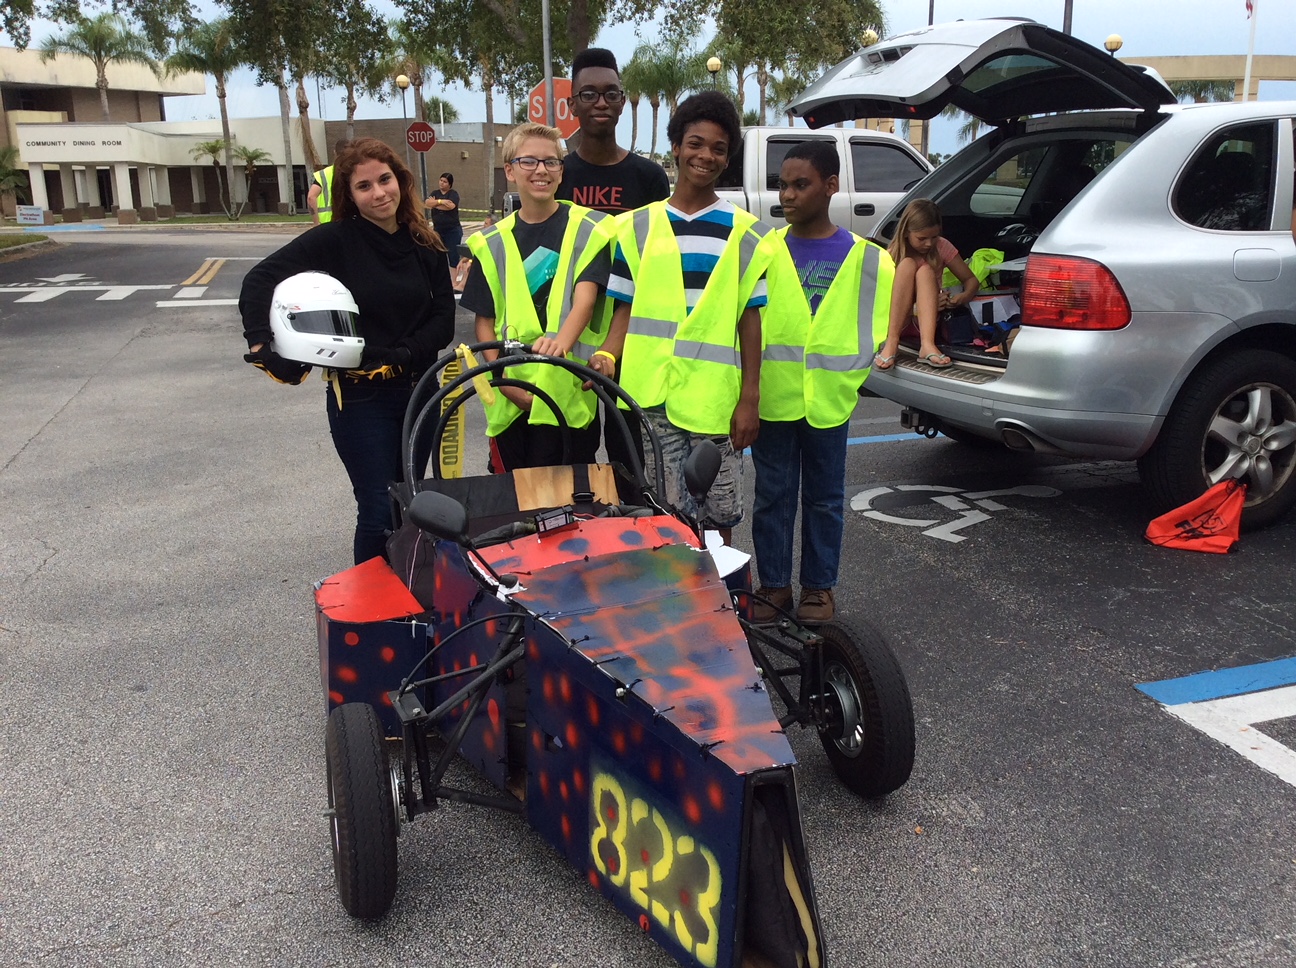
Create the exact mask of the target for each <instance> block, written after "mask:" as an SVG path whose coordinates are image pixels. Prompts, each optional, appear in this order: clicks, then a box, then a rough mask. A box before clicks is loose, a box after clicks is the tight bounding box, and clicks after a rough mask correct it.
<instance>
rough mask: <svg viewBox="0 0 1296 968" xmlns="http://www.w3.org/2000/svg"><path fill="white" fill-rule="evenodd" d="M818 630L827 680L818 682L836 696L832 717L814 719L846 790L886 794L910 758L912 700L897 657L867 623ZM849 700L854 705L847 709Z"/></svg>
mask: <svg viewBox="0 0 1296 968" xmlns="http://www.w3.org/2000/svg"><path fill="white" fill-rule="evenodd" d="M818 632H819V634H820V635H822V636H823V638H824V643H823V666H824V679H825V680H826V681H825V682H824V683H821V684H820V686H821V688H822V689H827V690H829V691H830V694H831V695H833V697H834V698H833V700H832V702H830V708H831V710H832V712H831V713H830V715H829V720H830V721H829V722H826V723H820V724H817V725H818V726H819V740H820V742H821V743H823V748H824V752H825V753H827V754H828V761H829V762H830V763H832V767H833V770H834V771H835V772H836V773H837V777H838V778H839V779H840V780H841V781H842V783H843V784H845V786H846V788H847V789H849V790H851V791H853V792H855V793H857V794H859V795H860V796H862V797H868V798H870V799H872V798H874V797H882V796H886V795H887V794H888V793H892V792H893V791H895V790H898V789H900V787H902V786H904V784H905V782H906V781H907V780H908V779H909V774H910V773H911V772H913V763H914V716H913V700H912V699H911V698H910V696H909V684H908V683H907V682H906V681H905V677H904V671H903V670H902V669H901V668H900V661H899V660H898V659H897V658H896V656H895V653H894V652H892V651H891V647H890V646H889V645H887V642H886V640H885V639H884V638H883V637H882V634H881V633H880V632H878V631H877V630H876V629H874V628H873V627H872V626H870V625H867V624H864V623H846V622H830V623H828V624H827V625H823V626H821V627H820V628H819V629H818ZM843 695H844V696H845V697H846V700H845V701H844V702H843V701H841V700H840V698H839V697H841V696H843ZM851 703H853V704H854V705H855V709H854V710H851V709H849V708H845V707H847V706H848V705H849V704H851Z"/></svg>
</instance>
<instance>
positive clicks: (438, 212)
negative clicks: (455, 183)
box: [428, 188, 461, 235]
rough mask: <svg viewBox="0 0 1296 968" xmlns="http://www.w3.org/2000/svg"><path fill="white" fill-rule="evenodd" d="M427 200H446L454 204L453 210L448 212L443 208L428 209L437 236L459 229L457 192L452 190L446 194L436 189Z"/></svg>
mask: <svg viewBox="0 0 1296 968" xmlns="http://www.w3.org/2000/svg"><path fill="white" fill-rule="evenodd" d="M428 198H448V199H450V201H452V202H454V208H453V209H451V210H450V211H448V212H447V211H446V210H445V209H443V208H432V209H428V214H429V216H430V217H431V219H432V227H433V228H434V229H436V231H437V235H440V234H441V233H442V232H447V231H453V230H456V229H459V228H460V227H461V226H460V225H459V193H458V192H457V191H455V190H454V189H453V188H452V189H450V191H448V192H443V191H441V190H440V189H437V190H436V191H434V192H433V193H432V194H431V195H429V196H428Z"/></svg>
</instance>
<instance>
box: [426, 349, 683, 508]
mask: <svg viewBox="0 0 1296 968" xmlns="http://www.w3.org/2000/svg"><path fill="white" fill-rule="evenodd" d="M468 349H469V350H470V351H471V352H472V354H473V355H474V356H480V354H481V353H482V352H483V351H486V350H494V351H496V352H497V353H498V354H499V355H498V356H496V358H495V359H494V360H488V361H483V362H481V363H479V365H477V366H475V367H471V368H469V369H467V370H465V371H464V372H463V373H461V374H459V376H457V377H455V378H454V379H453V380H451V381H450V382H448V383H446V384H445V385H444V386H439V384H440V381H441V376H440V375H441V372H442V371H443V370H444V369H445V368H446V367H447V366H448V365H449V364H450V362H451V361H452V360H455V359H456V358H457V356H456V354H455V352H454V351H453V350H452V351H450V352H449V353H446V354H445V355H444V356H442V357H441V358H440V359H439V360H437V361H436V363H434V364H433V365H432V366H431V367H429V368H428V370H427V371H426V372H425V373H424V374H423V376H422V378H420V380H419V382H418V384H417V385H416V386H415V387H414V392H413V393H412V394H411V395H410V402H409V406H408V407H407V408H406V410H405V423H404V426H403V427H402V430H401V465H402V467H403V470H404V478H405V485H406V487H407V488H408V489H409V491H410V493H414V492H415V491H416V490H417V485H418V482H419V481H420V480H421V479H422V476H423V473H424V472H425V471H426V469H427V468H426V464H425V466H424V467H422V468H420V467H417V466H416V464H417V463H418V461H417V460H416V458H415V454H416V452H419V448H418V444H419V443H420V441H421V440H422V439H423V438H424V437H425V436H426V434H425V431H426V428H427V426H428V421H429V420H430V419H431V417H432V416H433V415H436V416H437V418H438V419H437V421H436V424H435V429H434V431H433V433H432V437H431V446H430V447H429V448H428V449H427V450H425V451H421V452H422V453H424V454H426V455H427V456H426V457H425V458H424V460H425V462H426V461H427V460H428V459H429V458H430V457H431V455H433V454H437V453H439V452H440V446H441V439H442V437H443V436H444V435H445V431H446V427H447V426H448V425H449V422H450V418H451V417H452V416H453V414H454V412H455V411H456V410H457V409H458V408H459V407H461V406H463V405H464V404H465V403H466V402H467V401H468V400H469V398H471V397H474V396H476V395H477V389H476V385H475V384H474V382H473V381H474V378H476V377H479V376H482V375H486V376H487V377H488V378H489V379H490V384H491V386H495V387H501V386H514V387H520V388H522V389H524V390H527V391H529V392H531V393H533V394H535V396H536V397H538V398H539V399H540V400H541V402H543V403H544V404H545V405H546V406H548V407H549V409H550V410H551V411H553V413H554V414H555V416H556V417H557V419H558V421H559V426H560V428H561V429H562V432H563V451H564V458H566V457H567V456H568V446H567V438H568V427H567V424H566V421H564V420H563V415H562V411H561V409H560V408H559V406H558V404H557V403H556V402H555V401H554V400H553V398H552V397H550V396H549V395H548V394H547V393H545V392H544V391H543V390H541V389H540V388H539V387H537V386H535V385H534V384H533V383H530V382H528V381H526V380H517V379H513V378H511V377H505V376H503V371H504V370H505V368H507V367H510V366H516V365H518V364H520V363H540V364H544V365H548V366H557V367H559V368H561V369H564V370H567V371H569V372H571V373H574V374H575V375H576V376H577V377H579V378H580V379H581V380H582V381H583V382H588V383H590V384H591V389H592V390H593V391H594V393H595V395H596V396H597V397H598V398H599V400H601V401H602V402H603V404H604V406H605V412H606V413H609V414H611V415H612V419H613V420H615V421H616V424H617V427H618V430H619V431H620V433H621V436H622V439H623V440H624V441H625V442H626V445H627V450H628V460H629V463H630V467H628V468H627V470H629V472H630V475H631V477H633V478H634V481H635V484H636V485H637V486H638V487H639V489H640V491H641V492H651V493H653V494H656V495H659V496H661V497H663V498H664V496H665V493H666V478H665V470H664V467H665V465H664V462H663V461H662V450H661V441H660V440H659V439H658V437H657V434H656V433H655V432H654V431H653V429H652V426H651V425H650V424H649V423H648V421H647V420H646V419H645V418H644V412H643V410H642V409H641V408H640V407H639V404H637V403H636V402H635V401H634V399H633V398H632V397H631V396H630V395H629V394H628V393H626V392H625V391H624V390H623V389H621V387H620V385H618V384H617V383H616V381H614V380H612V379H609V378H608V377H606V376H604V375H603V374H602V373H599V372H598V371H597V370H592V369H590V368H589V367H588V366H585V365H584V364H582V363H580V362H578V361H575V360H569V359H566V358H565V357H556V356H544V355H541V354H538V353H534V352H532V350H531V347H530V346H528V345H526V344H524V343H518V342H515V341H511V340H509V341H502V340H493V341H490V342H486V343H474V344H472V345H470V346H469V347H468ZM433 387H437V389H436V390H435V391H434V392H433V391H432V389H431V388H433ZM429 393H431V395H430V396H428V394H429ZM448 398H449V402H448V403H446V402H445V401H446V400H447V399H448ZM613 400H620V401H624V402H625V404H626V405H627V406H628V407H629V409H631V410H633V411H634V412H635V413H636V414H638V416H639V418H640V425H641V426H642V427H644V429H645V431H646V436H647V439H648V444H649V446H651V447H652V450H653V454H654V456H655V458H656V460H655V462H654V463H655V465H656V468H655V469H656V473H655V475H654V477H655V480H654V481H653V482H652V484H651V485H650V484H649V482H648V480H647V477H646V475H645V474H644V469H643V463H642V462H641V461H640V460H639V457H638V454H637V452H636V448H635V447H634V446H633V439H632V437H631V435H630V428H629V425H628V424H627V423H626V420H625V417H623V416H622V415H621V413H620V408H619V407H617V406H616V405H615V404H613V403H612V401H613ZM443 403H444V404H445V405H444V408H443ZM443 410H444V412H443ZM431 468H432V475H433V477H440V476H441V468H440V463H439V461H436V460H431Z"/></svg>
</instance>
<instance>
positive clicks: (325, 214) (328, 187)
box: [311, 165, 333, 225]
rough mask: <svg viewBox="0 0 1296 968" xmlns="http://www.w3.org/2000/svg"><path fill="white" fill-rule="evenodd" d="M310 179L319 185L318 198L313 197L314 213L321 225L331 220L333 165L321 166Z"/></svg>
mask: <svg viewBox="0 0 1296 968" xmlns="http://www.w3.org/2000/svg"><path fill="white" fill-rule="evenodd" d="M311 179H312V180H313V181H314V182H315V184H316V185H318V186H319V187H320V195H319V198H317V199H315V214H316V215H318V216H319V220H320V225H323V224H324V223H325V222H331V221H333V166H332V165H329V166H328V167H327V168H321V169H320V170H319V171H317V172H315V174H314V175H312V176H311Z"/></svg>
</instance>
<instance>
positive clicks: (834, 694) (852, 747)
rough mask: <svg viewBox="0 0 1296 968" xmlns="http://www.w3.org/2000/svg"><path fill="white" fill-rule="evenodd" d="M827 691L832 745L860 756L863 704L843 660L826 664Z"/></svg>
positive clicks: (862, 743) (846, 752)
mask: <svg viewBox="0 0 1296 968" xmlns="http://www.w3.org/2000/svg"><path fill="white" fill-rule="evenodd" d="M824 694H825V696H824V698H825V699H827V701H828V707H829V709H830V710H831V717H832V721H831V723H830V724H829V727H828V734H829V736H830V738H831V739H832V741H833V744H834V745H835V746H836V747H837V748H838V749H839V750H841V751H842V753H843V754H845V755H846V756H850V757H855V756H858V755H859V753H860V750H861V749H862V748H863V746H864V717H863V715H862V712H861V710H862V708H863V704H862V703H861V702H860V697H859V692H858V691H857V689H856V687H855V682H854V680H853V679H851V675H850V672H849V670H847V668H846V667H845V666H844V665H842V664H841V663H839V662H826V663H824Z"/></svg>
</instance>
